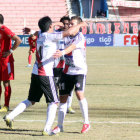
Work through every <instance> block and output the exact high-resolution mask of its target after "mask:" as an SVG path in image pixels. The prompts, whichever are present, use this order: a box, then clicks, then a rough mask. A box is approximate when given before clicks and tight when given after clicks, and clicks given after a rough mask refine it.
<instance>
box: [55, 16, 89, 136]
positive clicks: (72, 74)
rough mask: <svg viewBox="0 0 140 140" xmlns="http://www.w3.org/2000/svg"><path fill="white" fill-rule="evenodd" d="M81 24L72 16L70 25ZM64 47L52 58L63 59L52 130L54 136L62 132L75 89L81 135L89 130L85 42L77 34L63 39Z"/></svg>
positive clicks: (81, 36)
mask: <svg viewBox="0 0 140 140" xmlns="http://www.w3.org/2000/svg"><path fill="white" fill-rule="evenodd" d="M81 22H82V20H81V18H80V17H78V16H74V17H72V18H71V25H72V26H76V25H78V24H80V23H81ZM64 42H65V46H68V47H67V48H65V49H64V50H63V51H60V50H57V52H56V53H55V54H54V57H56V58H57V57H60V56H63V55H64V57H65V67H64V70H63V74H62V76H61V79H60V87H59V93H60V106H59V111H58V124H57V126H56V127H55V128H54V129H53V130H52V133H53V134H54V135H55V134H57V133H60V132H62V131H63V122H64V118H65V115H66V111H67V103H66V101H67V98H68V96H69V95H70V94H71V91H72V90H73V89H74V88H75V92H76V96H77V99H78V101H79V105H80V109H81V112H82V115H83V118H84V124H83V127H82V130H81V133H85V132H87V131H88V130H89V128H90V124H89V119H88V104H87V100H86V98H85V96H84V89H85V83H86V74H87V64H86V42H85V38H84V36H83V34H82V33H81V32H79V31H78V32H77V34H76V35H74V36H69V37H66V38H65V39H64Z"/></svg>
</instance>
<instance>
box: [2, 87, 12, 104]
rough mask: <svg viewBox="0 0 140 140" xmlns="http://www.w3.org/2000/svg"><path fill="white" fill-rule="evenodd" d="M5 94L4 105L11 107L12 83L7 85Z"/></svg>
mask: <svg viewBox="0 0 140 140" xmlns="http://www.w3.org/2000/svg"><path fill="white" fill-rule="evenodd" d="M4 94H5V104H4V106H7V107H9V102H10V97H11V86H10V85H9V86H7V87H5V92H4Z"/></svg>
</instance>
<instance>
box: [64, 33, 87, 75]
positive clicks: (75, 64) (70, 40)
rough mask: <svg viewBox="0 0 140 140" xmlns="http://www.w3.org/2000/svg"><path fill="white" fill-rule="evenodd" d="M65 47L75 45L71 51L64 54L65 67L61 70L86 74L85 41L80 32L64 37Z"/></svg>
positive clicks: (70, 73) (71, 73)
mask: <svg viewBox="0 0 140 140" xmlns="http://www.w3.org/2000/svg"><path fill="white" fill-rule="evenodd" d="M64 41H65V47H68V46H70V45H71V44H74V45H76V49H74V50H73V51H72V52H71V53H69V54H67V55H65V67H64V69H63V72H64V73H65V74H69V75H77V74H84V75H86V74H87V64H86V41H85V38H84V36H83V34H82V33H81V32H79V33H78V34H77V35H76V36H75V37H65V38H64Z"/></svg>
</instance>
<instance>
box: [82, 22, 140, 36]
mask: <svg viewBox="0 0 140 140" xmlns="http://www.w3.org/2000/svg"><path fill="white" fill-rule="evenodd" d="M139 25H140V22H139V21H125V22H123V21H121V22H120V21H115V22H89V25H88V27H83V28H82V33H83V34H137V33H138V30H139Z"/></svg>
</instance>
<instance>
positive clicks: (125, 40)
mask: <svg viewBox="0 0 140 140" xmlns="http://www.w3.org/2000/svg"><path fill="white" fill-rule="evenodd" d="M114 46H115V47H122V46H123V47H128V46H133V47H134V46H138V38H137V34H119V35H117V34H115V35H114Z"/></svg>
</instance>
